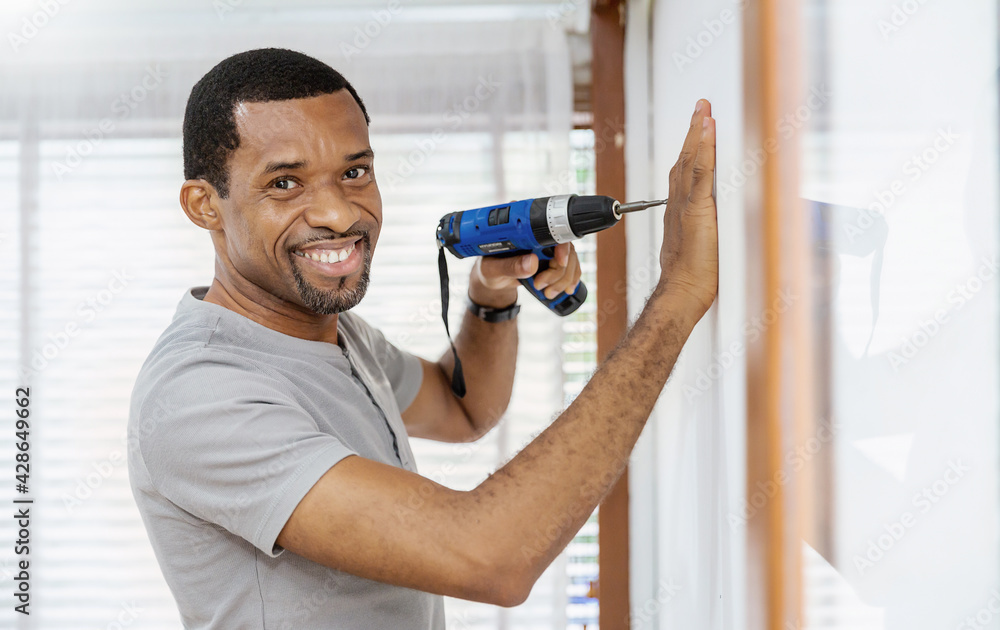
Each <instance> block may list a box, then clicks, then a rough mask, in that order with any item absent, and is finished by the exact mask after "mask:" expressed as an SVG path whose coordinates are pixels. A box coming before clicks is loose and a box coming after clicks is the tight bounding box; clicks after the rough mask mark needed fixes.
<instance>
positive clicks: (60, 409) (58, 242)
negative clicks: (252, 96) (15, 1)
mask: <svg viewBox="0 0 1000 630" xmlns="http://www.w3.org/2000/svg"><path fill="white" fill-rule="evenodd" d="M435 4H440V3H435ZM510 4H511V7H508V8H507V9H509V10H482V11H479V12H478V13H477V12H476V11H474V10H471V9H468V8H466V9H463V10H461V11H458V10H456V11H453V12H448V11H441V10H440V9H439V8H438V9H434V8H433V7H431V8H428V7H421V6H420V4H418V3H413V4H409V5H406V4H405V3H404V8H403V10H401V11H400V12H398V13H395V14H393V19H392V21H390V23H389V24H386V25H383V27H382V28H383V29H384V31H385V33H386V34H385V36H381V37H376V38H374V39H372V41H371V42H370V43H369V44H368V45H366V46H364V47H363V48H362V49H361V50H360V53H358V54H354V53H352V54H350V55H345V54H344V52H343V48H342V46H341V43H343V42H349V41H351V40H352V39H353V37H354V30H353V29H354V27H355V26H356V25H361V26H364V25H365V24H366V23H368V22H369V21H370V20H371V19H373V18H372V16H373V15H374V14H373V13H372V11H375V10H377V9H380V8H383V7H382V5H381V4H379V5H377V6H376V4H375V3H369V4H368V5H366V4H365V3H361V5H352V6H354V8H353V9H350V10H339V9H336V8H333V9H330V8H329V7H318V6H317V5H316V4H315V3H310V2H303V3H301V5H300V6H295V5H296V3H280V5H279V3H277V2H273V3H266V2H259V3H253V4H251V3H250V2H247V3H246V4H240V3H234V4H233V7H234V10H233V11H232V12H226V13H225V14H224V15H222V16H221V17H220V16H219V15H217V14H216V13H215V11H214V9H211V8H205V6H199V7H195V6H194V4H192V3H167V2H150V3H144V4H143V5H142V7H141V8H140V7H137V6H135V5H128V3H121V2H117V1H116V0H105V1H96V0H95V2H93V3H92V4H90V5H87V6H86V7H84V6H83V5H79V6H80V7H81V8H76V7H75V6H74V7H70V8H67V9H65V12H64V13H61V14H60V15H59V16H58V18H59V19H58V20H55V19H54V20H53V22H52V25H51V27H49V28H47V29H46V31H45V32H44V33H43V35H44V36H45V37H44V38H42V37H41V36H40V37H39V38H38V39H37V40H32V41H31V42H29V43H30V45H29V46H26V47H25V48H24V49H23V50H22V51H21V52H22V55H21V56H20V57H19V58H18V59H17V63H10V62H4V63H3V65H0V71H2V75H3V77H4V78H5V85H6V86H8V88H9V89H5V92H6V94H7V96H10V97H11V98H7V97H6V96H5V98H4V99H3V100H0V184H2V185H4V186H5V189H6V191H7V194H5V195H3V196H2V197H0V320H2V328H0V386H2V387H4V388H5V389H4V391H6V392H8V394H9V397H11V398H12V397H13V392H14V387H15V385H16V384H19V383H20V382H21V379H19V377H17V375H16V374H15V368H16V367H17V366H18V365H21V364H22V363H27V364H30V363H31V361H32V360H33V359H35V358H36V357H37V360H36V361H35V364H34V367H33V368H32V374H31V377H30V385H31V388H32V390H31V391H32V397H31V399H32V403H31V405H32V406H31V410H32V422H33V425H32V426H33V433H32V437H33V441H32V458H33V459H32V462H33V464H32V466H33V467H32V489H33V492H34V495H33V496H34V497H35V499H36V503H35V505H34V508H33V509H34V512H33V514H34V519H33V523H32V542H33V545H32V550H33V555H32V557H31V560H32V567H33V571H32V597H33V599H32V611H33V614H32V616H31V617H30V619H25V618H21V616H20V615H15V614H14V613H13V611H12V610H11V606H0V628H15V627H39V628H41V627H44V628H80V627H97V628H105V627H117V626H115V624H116V623H121V624H123V625H127V626H128V627H129V628H147V629H153V628H157V629H158V628H177V627H179V626H180V622H179V617H178V614H177V611H176V607H175V605H174V602H173V599H172V597H171V595H170V592H169V590H168V589H167V587H166V584H165V582H164V581H163V578H162V575H161V574H160V571H159V568H158V566H157V564H156V561H155V558H154V556H153V553H152V549H151V547H150V546H149V543H148V540H147V538H146V533H145V530H144V528H143V526H142V523H141V521H140V518H139V514H138V512H137V510H136V508H135V505H134V502H133V500H132V497H131V492H130V490H129V485H128V479H127V471H126V466H125V460H124V456H125V451H126V445H125V442H124V437H125V425H126V421H127V414H128V400H129V395H130V393H131V388H132V384H133V381H134V378H135V375H136V373H137V372H138V369H139V366H140V365H141V363H142V361H143V360H144V359H145V357H146V355H147V353H148V352H149V349H150V348H151V347H152V345H153V342H154V341H155V339H156V338H157V337H158V335H159V334H160V333H161V332H162V330H163V329H164V328H165V327H166V325H167V324H168V323H169V321H170V318H171V317H172V315H173V312H174V309H175V308H176V304H177V302H178V300H179V299H180V297H181V295H182V293H183V291H184V290H185V289H186V288H188V287H190V286H195V285H203V284H208V283H209V282H210V281H211V277H212V271H213V250H212V246H211V242H210V239H209V237H208V235H207V234H206V233H205V232H204V231H202V230H200V229H199V228H197V227H195V226H194V225H192V224H191V223H190V222H189V221H188V220H187V219H186V217H185V216H184V215H183V213H182V211H181V209H180V208H179V206H178V203H177V193H178V189H179V186H180V183H181V181H182V165H181V142H180V137H179V133H180V127H181V116H182V113H183V105H184V102H185V101H186V98H187V94H188V92H189V90H190V87H191V86H192V85H193V84H194V82H195V81H196V80H197V79H198V78H199V77H200V76H201V75H202V74H203V73H204V72H206V71H207V70H208V69H209V68H210V67H211V66H212V65H214V63H216V62H217V61H219V60H221V59H222V58H224V57H225V56H227V55H229V54H232V53H234V52H237V51H239V50H246V49H250V48H256V47H262V46H285V47H291V48H295V49H298V50H302V51H304V52H307V53H309V54H312V55H314V56H317V57H319V58H321V59H323V60H325V61H327V62H328V63H330V64H331V65H332V66H334V67H335V68H338V69H339V70H341V71H342V72H343V73H344V74H345V75H346V76H347V77H348V79H350V80H351V81H352V83H354V85H355V87H356V88H357V89H358V91H359V93H360V94H361V95H362V97H363V98H364V99H365V101H366V104H367V106H368V108H369V111H370V113H371V115H372V119H373V123H372V127H371V135H372V144H373V148H374V149H375V152H376V156H377V157H376V173H377V176H378V177H379V180H380V182H381V186H380V187H381V189H382V193H383V199H384V208H385V225H384V229H383V232H382V236H381V239H380V241H379V246H378V251H377V254H376V256H375V263H374V270H373V279H372V286H371V289H370V291H369V295H368V297H367V298H366V300H365V301H364V303H363V304H362V305H361V307H359V309H358V310H359V312H361V313H362V314H363V315H364V316H365V317H367V318H368V319H369V320H370V321H372V322H373V323H375V324H376V325H378V326H380V327H381V328H382V329H383V330H384V331H385V332H386V335H387V336H388V337H389V339H391V340H393V341H395V342H397V343H398V344H399V345H400V346H402V347H405V348H407V349H409V350H411V351H413V352H415V353H417V354H421V355H423V356H426V357H436V356H438V355H439V354H440V353H441V352H442V351H443V349H444V348H445V343H446V342H445V337H444V331H443V326H442V324H441V321H440V317H439V309H440V305H439V299H440V297H439V294H438V280H437V268H436V262H435V256H436V253H437V252H436V248H435V245H434V240H433V233H434V227H435V226H436V223H437V220H438V218H440V216H441V215H443V214H444V213H445V212H448V211H452V210H457V209H461V208H467V207H473V206H476V205H485V204H489V203H495V202H498V201H502V200H505V199H515V198H523V197H532V196H538V195H542V194H552V193H554V192H574V191H577V192H586V190H585V188H586V186H587V185H588V182H589V180H588V179H587V176H586V175H584V176H583V177H582V178H581V180H580V182H581V186H582V187H581V188H580V189H578V190H574V189H573V188H572V187H571V186H567V182H566V178H565V177H564V173H565V171H566V170H567V169H570V168H573V169H575V170H578V171H581V172H584V171H587V168H588V167H586V166H582V167H581V166H579V165H577V166H572V165H571V164H570V162H571V157H570V156H571V151H570V138H571V133H570V125H569V120H570V110H571V106H572V98H571V77H570V64H569V61H568V52H567V50H566V46H565V41H564V40H563V39H562V38H563V35H562V33H561V32H560V31H559V30H558V29H557V28H555V27H554V26H553V24H552V23H551V22H550V21H549V20H548V19H547V18H546V13H545V12H546V11H548V10H550V9H551V8H552V6H553V5H549V4H546V3H537V4H536V5H534V6H531V5H530V4H524V3H516V2H515V3H510ZM279 6H280V7H281V9H282V11H280V12H279V11H278V10H277V8H278V7H279ZM28 8H31V7H30V6H29V7H28ZM501 8H503V7H501ZM494 9H496V7H494ZM198 11H201V12H202V13H203V14H201V13H197V12H198ZM192 12H194V13H192ZM193 15H200V16H201V17H203V18H205V21H204V23H203V24H201V25H193V23H192V20H191V18H192V16H193ZM219 22H223V24H224V26H225V28H224V29H221V30H219V29H218V24H219ZM178 25H185V28H179V27H178ZM175 27H177V28H175ZM199 28H203V29H205V30H204V32H200V31H198V29H199ZM192 29H193V30H192ZM389 33H391V35H389ZM487 40H488V41H490V46H489V47H484V46H481V45H480V44H481V43H482V42H483V41H487ZM93 42H100V43H99V44H94V43H93ZM69 50H72V51H74V52H73V54H72V55H69V54H67V51H69ZM463 51H464V52H463ZM472 51H474V54H471V52H472ZM146 77H152V78H149V79H147V80H146V86H147V89H146V90H145V91H144V92H143V91H141V90H139V91H138V92H133V90H137V86H141V85H142V84H143V79H144V78H146ZM150 85H152V87H149V86H150ZM477 89H478V93H477ZM122 93H127V94H131V93H141V94H142V98H139V99H134V100H133V102H132V104H134V107H132V106H131V105H127V107H128V109H127V113H124V111H125V110H123V109H121V104H122V101H120V100H118V99H119V97H120V95H121V94H122ZM102 121H105V122H107V121H111V123H112V127H113V128H112V129H111V130H110V131H107V130H106V131H105V132H104V133H103V135H102V136H101V137H100V139H99V140H86V138H87V137H88V133H89V134H90V137H91V138H93V137H94V136H93V134H92V130H93V129H94V128H95V127H97V128H100V125H101V124H102ZM105 127H107V125H106V124H105ZM438 131H441V132H443V133H437V132H438ZM442 138H443V139H442ZM22 140H24V142H22ZM574 144H575V145H579V146H578V150H577V152H576V153H573V154H572V155H574V156H577V154H583V155H585V154H586V152H587V151H588V150H589V149H588V148H587V140H586V137H584V138H583V139H582V140H580V139H579V138H577V139H575V140H574ZM581 152H582V153H581ZM74 156H77V157H79V158H80V159H79V162H77V160H76V158H75V157H74ZM578 159H579V158H578V157H574V159H573V162H574V164H576V163H577V160H578ZM57 165H58V166H57ZM62 166H68V170H66V169H64V168H62ZM553 186H556V187H560V188H559V190H556V189H554V188H553ZM22 213H23V214H24V216H25V217H26V222H25V224H24V226H23V229H22V225H21V216H22ZM22 247H23V248H25V251H26V252H27V254H28V255H27V257H26V258H25V260H26V261H27V264H26V265H22V263H21V261H22V256H21V252H22ZM588 248H590V249H588ZM580 249H581V255H582V256H583V258H584V260H585V264H586V265H587V267H585V269H586V270H587V271H590V272H592V270H593V262H592V253H591V254H588V253H587V252H588V251H589V252H592V245H588V244H587V243H583V244H581V245H580ZM588 256H591V257H590V258H588ZM449 263H450V264H451V270H452V278H453V282H452V285H453V286H452V294H453V296H454V297H455V299H454V303H455V311H454V312H453V313H452V316H453V321H455V322H458V321H459V319H458V316H459V310H460V308H461V300H460V299H459V298H460V297H461V296H462V295H463V294H464V291H465V288H464V284H465V282H466V278H467V272H468V268H469V261H458V260H455V259H452V260H449ZM593 288H594V287H593V286H591V289H592V290H593ZM587 308H588V307H585V309H584V310H583V312H582V313H581V314H580V315H577V316H575V317H573V318H568V319H567V320H562V319H560V318H558V317H555V316H553V315H552V314H550V313H548V312H547V311H545V310H544V309H543V308H542V307H541V306H539V305H537V304H531V303H527V302H525V307H524V310H523V311H522V317H521V323H520V331H521V352H520V357H519V364H518V377H517V383H516V385H515V398H514V403H513V404H512V405H511V407H510V409H509V410H508V413H507V416H506V418H505V420H504V421H503V423H502V425H501V427H500V428H498V430H495V431H494V432H492V433H491V434H490V435H488V436H487V437H486V438H484V439H483V440H481V441H480V442H478V443H476V444H471V445H443V444H435V443H430V442H421V443H420V444H417V445H416V446H415V450H416V451H417V453H418V460H419V466H420V470H421V472H422V473H423V474H425V475H427V476H429V477H432V478H434V479H436V480H438V481H441V482H442V483H445V484H447V485H450V486H453V487H458V488H469V487H472V486H474V485H475V484H476V483H478V482H479V481H481V480H482V479H483V478H484V477H485V476H486V475H487V474H488V473H489V472H491V471H492V470H494V469H495V468H496V467H497V466H498V465H500V464H502V463H503V462H504V461H506V460H507V459H508V458H509V457H510V456H512V455H513V454H514V453H515V452H516V451H517V450H518V449H519V448H521V447H522V446H523V445H524V444H525V443H526V442H527V441H529V440H530V439H531V437H532V436H533V435H534V434H535V433H537V432H538V431H540V430H541V429H542V428H544V427H545V426H546V425H547V424H548V423H549V422H550V421H551V419H552V417H553V416H554V415H555V414H556V413H557V412H558V411H559V410H560V409H561V408H562V406H563V405H564V403H565V402H567V401H568V400H569V399H570V398H571V397H572V396H573V395H575V393H576V391H578V389H579V386H580V382H581V379H583V378H585V377H586V376H587V375H589V372H590V370H592V368H593V366H592V364H591V363H587V362H588V361H592V359H593V348H592V345H593V344H592V335H593V326H592V325H591V324H588V323H587V315H586V312H587V311H586V309H587ZM22 311H25V312H26V314H27V317H26V318H22V317H21V312H22ZM591 317H592V316H591ZM588 335H590V336H589V337H588ZM564 359H565V360H564ZM12 455H13V436H12V435H6V434H4V435H2V436H0V458H2V459H0V461H9V462H12V459H13V458H12ZM11 468H12V467H11ZM11 474H13V471H12V472H11ZM13 484H14V482H13V478H11V480H10V483H0V501H7V500H9V499H10V498H13V494H14V490H13ZM13 534H14V532H13V529H12V527H11V523H10V522H9V520H4V521H2V522H0V540H13ZM583 534H584V535H585V536H584V537H582V538H578V540H577V541H575V542H574V543H573V544H572V545H571V546H570V548H569V550H568V551H567V554H564V556H563V557H562V558H560V559H559V560H558V561H557V562H556V563H555V564H554V565H553V567H552V568H551V569H550V570H549V571H548V572H547V573H546V575H545V576H543V578H542V579H541V580H540V581H539V582H538V584H537V586H536V588H535V589H534V591H533V593H532V596H531V598H530V599H529V600H528V602H526V603H525V604H524V605H523V606H521V607H518V608H515V609H510V610H503V609H498V608H495V607H491V606H484V605H478V604H471V603H468V602H461V601H457V600H449V602H448V604H447V607H446V612H447V618H448V626H449V627H450V628H451V627H454V628H483V629H486V628H497V629H500V628H563V627H567V626H568V625H570V624H574V625H573V627H582V624H589V625H588V627H591V628H593V627H596V624H595V623H594V620H595V619H596V604H595V603H594V602H593V601H592V600H588V599H587V598H586V597H585V596H586V590H587V588H586V587H587V584H588V583H589V581H590V580H592V579H594V578H596V568H595V567H596V564H595V562H596V547H595V544H594V541H596V523H592V524H588V525H587V526H586V527H585V529H584V532H583ZM13 562H14V556H13V553H12V546H10V545H6V544H4V545H0V590H3V591H4V592H8V593H9V592H11V590H10V589H12V588H13V587H14V584H13V581H12V578H13V572H11V571H10V570H9V569H10V568H11V567H12V566H13ZM123 619H125V620H127V622H128V623H127V624H125V623H124V622H123V621H122V620H123Z"/></svg>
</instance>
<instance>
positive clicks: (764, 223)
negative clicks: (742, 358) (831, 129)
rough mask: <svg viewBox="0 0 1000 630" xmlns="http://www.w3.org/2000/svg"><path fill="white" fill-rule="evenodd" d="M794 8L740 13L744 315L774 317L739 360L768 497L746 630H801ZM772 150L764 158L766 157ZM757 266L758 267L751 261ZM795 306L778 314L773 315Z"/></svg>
mask: <svg viewBox="0 0 1000 630" xmlns="http://www.w3.org/2000/svg"><path fill="white" fill-rule="evenodd" d="M799 5H800V3H799V1H798V0H760V1H759V2H752V3H747V5H746V8H745V13H744V19H745V23H744V28H745V38H744V46H745V49H744V53H745V55H744V57H745V59H746V62H745V63H746V66H745V77H746V80H745V85H746V92H745V95H744V96H745V102H746V130H747V132H746V133H747V135H746V146H747V149H748V154H749V152H750V151H751V150H755V149H758V148H764V149H765V153H766V155H767V159H766V161H765V162H764V164H763V166H762V167H761V169H760V172H759V174H758V178H757V181H755V182H751V184H750V185H748V186H747V187H746V188H745V193H746V208H747V227H748V230H747V238H748V244H747V252H748V257H750V260H749V261H748V264H747V287H748V291H747V312H748V313H749V314H750V315H751V316H752V315H755V314H761V313H765V312H766V311H767V310H768V309H772V312H774V314H775V315H776V319H775V320H774V323H772V324H771V325H770V326H768V327H767V328H766V330H765V331H764V332H763V335H762V340H761V341H760V342H758V343H756V344H750V345H749V347H748V355H747V498H748V500H750V499H752V498H753V497H754V496H755V495H759V494H761V492H762V490H761V488H762V487H763V488H768V489H770V490H772V491H773V495H772V494H771V493H770V492H768V493H767V494H768V495H769V496H768V498H767V500H766V502H765V503H764V505H763V506H761V507H757V506H756V505H753V504H751V505H753V507H754V508H755V510H756V512H755V513H754V514H753V516H752V517H751V518H749V519H748V523H747V550H748V554H747V555H748V558H747V568H748V576H747V596H748V602H747V614H748V619H747V622H748V627H750V628H767V629H768V630H785V629H786V628H797V627H802V587H801V583H802V576H803V573H802V554H801V547H802V538H803V533H804V528H805V523H806V521H807V517H808V515H809V514H810V513H811V511H810V509H809V506H808V503H807V501H805V500H803V499H804V497H805V495H804V493H803V492H802V491H803V489H804V488H807V487H808V485H807V484H806V483H804V482H803V481H804V480H802V479H796V478H795V476H794V471H792V470H790V469H789V468H788V467H787V466H786V458H785V454H786V453H787V452H788V449H790V448H794V445H795V444H796V443H800V442H801V440H802V439H803V437H804V435H805V433H806V432H807V431H809V430H810V429H811V428H812V422H813V416H814V414H813V400H812V390H811V388H812V385H813V382H812V343H813V338H812V335H811V331H810V322H811V300H810V299H809V292H810V278H809V270H810V268H811V263H812V258H811V256H810V255H809V247H810V240H809V230H808V221H807V217H806V216H805V214H804V211H803V209H802V207H801V206H802V203H801V201H800V197H799V187H798V186H799V179H798V165H799V150H798V142H799V138H798V135H797V134H792V135H791V137H787V138H786V137H785V135H783V134H781V133H779V131H778V126H777V125H778V122H779V121H780V120H781V119H782V118H784V116H785V115H786V113H789V112H794V111H795V110H796V108H797V107H798V106H799V105H800V104H801V103H800V102H799V101H800V100H801V94H802V92H801V89H800V86H801V84H800V77H801V76H802V71H803V69H802V67H801V66H800V60H801V59H802V54H801V46H800V43H799V39H798V35H797V33H798V31H799V30H800V24H801V14H800V6H799ZM768 143H770V145H771V148H770V149H769V148H768ZM756 255H759V258H758V259H754V257H755V256H756ZM782 291H785V292H787V293H789V294H791V295H793V296H795V299H794V301H792V305H791V307H790V308H788V309H787V310H785V312H783V313H778V312H776V311H774V308H773V305H774V304H776V300H778V299H779V295H780V294H781V292H782Z"/></svg>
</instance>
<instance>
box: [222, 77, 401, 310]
mask: <svg viewBox="0 0 1000 630" xmlns="http://www.w3.org/2000/svg"><path fill="white" fill-rule="evenodd" d="M235 117H236V126H237V129H238V130H239V134H240V147H239V148H238V149H237V150H236V151H234V152H233V154H232V155H231V157H230V159H229V197H228V198H227V199H219V200H218V201H219V204H220V206H221V208H222V215H223V216H222V218H223V226H224V227H223V232H224V234H223V238H224V239H225V245H224V249H225V253H226V256H227V257H228V260H229V261H230V264H231V266H232V268H233V270H234V271H235V272H236V273H237V274H238V275H239V276H241V277H242V278H244V279H246V280H247V281H249V282H251V283H253V284H255V285H257V286H258V287H260V288H261V289H263V290H265V291H267V292H268V293H271V294H272V295H274V296H276V297H278V298H280V299H282V300H284V301H286V302H291V303H293V304H296V305H298V306H301V307H303V308H304V309H306V310H308V311H311V312H315V313H321V314H325V315H329V314H333V313H339V312H342V311H346V310H347V309H350V308H353V307H354V306H355V305H357V304H358V302H360V301H361V298H362V297H364V294H365V290H366V289H367V287H368V275H369V269H370V266H371V258H372V252H373V250H374V248H375V243H376V242H377V240H378V235H379V229H380V228H381V225H382V198H381V196H380V195H379V191H378V184H376V183H375V173H374V170H373V167H372V164H373V160H374V155H373V153H372V150H371V146H370V144H369V141H368V125H367V124H366V123H365V118H364V114H363V113H362V112H361V108H360V107H359V106H358V104H357V103H356V102H355V101H354V98H352V97H351V95H350V93H349V92H348V91H347V90H339V91H337V92H334V93H333V94H324V95H322V96H316V97H312V98H305V99H295V100H288V101H272V102H266V103H241V104H239V105H238V106H237V107H236V112H235ZM216 247H217V249H218V247H219V245H218V243H217V245H216Z"/></svg>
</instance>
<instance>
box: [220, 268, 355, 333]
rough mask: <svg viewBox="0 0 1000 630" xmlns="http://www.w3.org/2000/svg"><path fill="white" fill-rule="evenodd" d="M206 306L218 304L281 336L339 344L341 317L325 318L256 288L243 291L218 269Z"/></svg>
mask: <svg viewBox="0 0 1000 630" xmlns="http://www.w3.org/2000/svg"><path fill="white" fill-rule="evenodd" d="M204 301H205V302H211V303H212V304H218V305H219V306H223V307H225V308H228V309H229V310H231V311H233V312H235V313H239V314H240V315H243V316H244V317H247V318H249V319H252V320H253V321H255V322H257V323H258V324H260V325H261V326H267V327H268V328H270V329H272V330H277V331H278V332H280V333H284V334H286V335H290V336H292V337H298V338H299V339H308V340H309V341H325V342H327V343H333V344H336V343H337V314H333V315H321V314H318V313H313V312H310V311H307V310H304V309H303V308H302V307H301V306H298V305H296V304H292V303H291V302H288V301H286V300H282V299H281V298H279V297H277V296H275V295H273V294H271V293H269V292H267V291H265V290H263V289H261V288H260V287H256V286H254V287H253V289H252V290H240V288H239V287H237V286H236V285H235V284H234V283H232V282H230V281H228V279H227V278H225V276H224V275H222V274H219V273H218V269H216V274H215V278H213V279H212V285H211V286H210V287H209V288H208V292H207V293H205V297H204Z"/></svg>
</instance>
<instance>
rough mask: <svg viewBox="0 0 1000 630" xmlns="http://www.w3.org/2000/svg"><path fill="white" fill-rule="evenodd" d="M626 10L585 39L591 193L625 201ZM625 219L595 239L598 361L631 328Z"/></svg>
mask: <svg viewBox="0 0 1000 630" xmlns="http://www.w3.org/2000/svg"><path fill="white" fill-rule="evenodd" d="M624 11H625V4H624V3H623V2H622V1H621V0H597V1H596V2H595V3H594V5H593V8H592V9H591V19H590V33H591V49H592V52H593V55H592V60H591V69H592V83H591V90H592V94H591V102H592V104H593V112H594V139H595V165H594V166H595V170H596V178H597V181H596V188H597V190H596V192H597V194H599V195H608V196H610V197H614V198H615V199H619V200H624V199H625V129H624V122H625V77H624V65H623V64H624V51H625V21H624ZM624 221H625V220H624V219H623V220H622V221H621V222H620V223H619V225H617V226H615V227H614V228H612V229H610V230H605V231H603V232H600V233H599V234H598V235H597V315H598V317H597V355H598V360H599V361H602V360H604V358H605V357H606V356H607V355H608V353H609V352H611V350H612V349H613V348H614V347H615V346H616V345H617V344H618V341H619V340H620V339H621V338H622V336H623V335H624V334H625V330H626V328H627V326H628V313H627V303H626V297H627V295H626V293H625V289H624V287H625V285H626V284H627V283H625V282H623V280H624V279H625V273H626V267H625V226H624V225H623V223H624ZM598 527H599V530H600V531H599V534H598V544H599V547H600V549H599V552H598V554H599V555H598V562H599V573H598V575H599V578H598V581H599V584H600V588H599V594H598V598H599V601H600V613H599V619H600V626H601V629H602V630H624V629H627V628H628V627H629V540H628V529H629V523H628V469H626V470H625V473H624V474H623V475H622V477H621V479H619V481H618V483H617V485H615V487H614V488H613V489H612V490H611V492H610V494H608V496H607V498H605V500H604V502H603V503H602V504H601V508H600V511H599V512H598Z"/></svg>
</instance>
